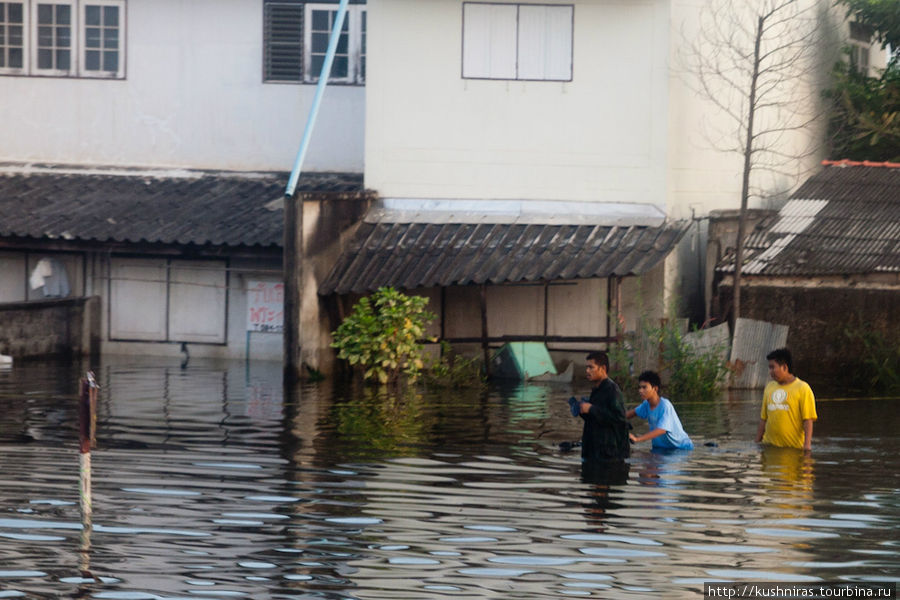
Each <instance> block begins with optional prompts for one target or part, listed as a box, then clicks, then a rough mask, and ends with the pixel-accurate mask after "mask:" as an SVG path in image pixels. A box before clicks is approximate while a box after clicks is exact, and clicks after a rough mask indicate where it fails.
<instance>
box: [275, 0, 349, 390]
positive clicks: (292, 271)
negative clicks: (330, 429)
mask: <svg viewBox="0 0 900 600" xmlns="http://www.w3.org/2000/svg"><path fill="white" fill-rule="evenodd" d="M347 4H348V0H341V1H340V4H339V5H338V10H337V15H335V18H334V26H333V27H332V29H331V37H330V38H329V39H328V50H327V52H326V53H325V62H324V63H323V64H322V71H321V72H320V73H319V82H318V84H317V85H316V94H315V96H314V97H313V102H312V106H311V107H310V109H309V115H308V116H307V118H306V128H305V129H304V131H303V139H302V140H301V141H300V149H299V150H298V151H297V158H296V160H295V161H294V168H293V170H291V176H290V178H289V179H288V184H287V188H286V189H285V192H284V240H283V244H282V246H283V253H284V254H283V263H284V270H285V282H284V334H283V335H284V380H285V383H289V382H294V381H298V380H299V379H300V373H301V370H302V364H301V357H300V317H301V300H302V297H303V294H302V283H303V201H302V200H298V199H297V198H296V197H295V196H296V191H297V181H298V180H299V178H300V170H301V168H302V167H303V159H304V158H305V157H306V151H307V149H308V148H309V142H310V139H311V138H312V132H313V128H314V126H315V124H316V117H317V116H318V114H319V106H320V105H321V104H322V95H323V94H324V93H325V86H327V85H328V76H329V74H330V73H331V64H332V63H333V62H334V54H335V52H336V50H337V44H338V39H339V38H340V35H341V29H343V27H344V18H345V17H346V15H347Z"/></svg>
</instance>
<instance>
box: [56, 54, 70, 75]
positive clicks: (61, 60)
mask: <svg viewBox="0 0 900 600" xmlns="http://www.w3.org/2000/svg"><path fill="white" fill-rule="evenodd" d="M56 68H57V69H61V70H63V71H68V70H69V51H68V50H57V51H56Z"/></svg>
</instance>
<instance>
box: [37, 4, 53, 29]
mask: <svg viewBox="0 0 900 600" xmlns="http://www.w3.org/2000/svg"><path fill="white" fill-rule="evenodd" d="M52 22H53V7H52V6H51V5H49V4H38V23H41V24H45V23H52Z"/></svg>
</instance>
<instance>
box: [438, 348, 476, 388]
mask: <svg viewBox="0 0 900 600" xmlns="http://www.w3.org/2000/svg"><path fill="white" fill-rule="evenodd" d="M423 379H424V381H425V385H427V386H429V387H444V388H467V387H482V386H484V385H485V382H486V378H485V375H484V368H483V365H482V361H481V360H479V359H477V358H466V357H465V356H462V355H460V354H454V353H453V352H452V350H451V348H450V344H449V343H447V342H445V341H441V354H440V356H439V357H437V358H435V359H433V360H431V361H429V362H427V364H426V369H425V371H424V376H423Z"/></svg>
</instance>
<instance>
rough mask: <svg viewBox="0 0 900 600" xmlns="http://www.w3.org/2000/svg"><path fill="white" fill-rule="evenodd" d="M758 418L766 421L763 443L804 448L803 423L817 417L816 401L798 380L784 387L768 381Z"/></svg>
mask: <svg viewBox="0 0 900 600" xmlns="http://www.w3.org/2000/svg"><path fill="white" fill-rule="evenodd" d="M759 416H760V418H762V419H765V420H766V432H765V435H763V439H762V441H763V443H764V444H771V445H773V446H781V447H783V448H803V421H805V420H806V419H812V420H813V421H815V420H816V419H817V418H818V415H816V399H815V397H814V396H813V392H812V389H811V388H810V387H809V384H807V383H806V382H805V381H803V380H801V379H800V378H795V379H794V381H792V382H791V383H788V384H787V385H779V384H778V382H777V381H770V382H769V383H768V384H767V385H766V389H765V391H764V392H763V404H762V410H761V411H760V414H759Z"/></svg>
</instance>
